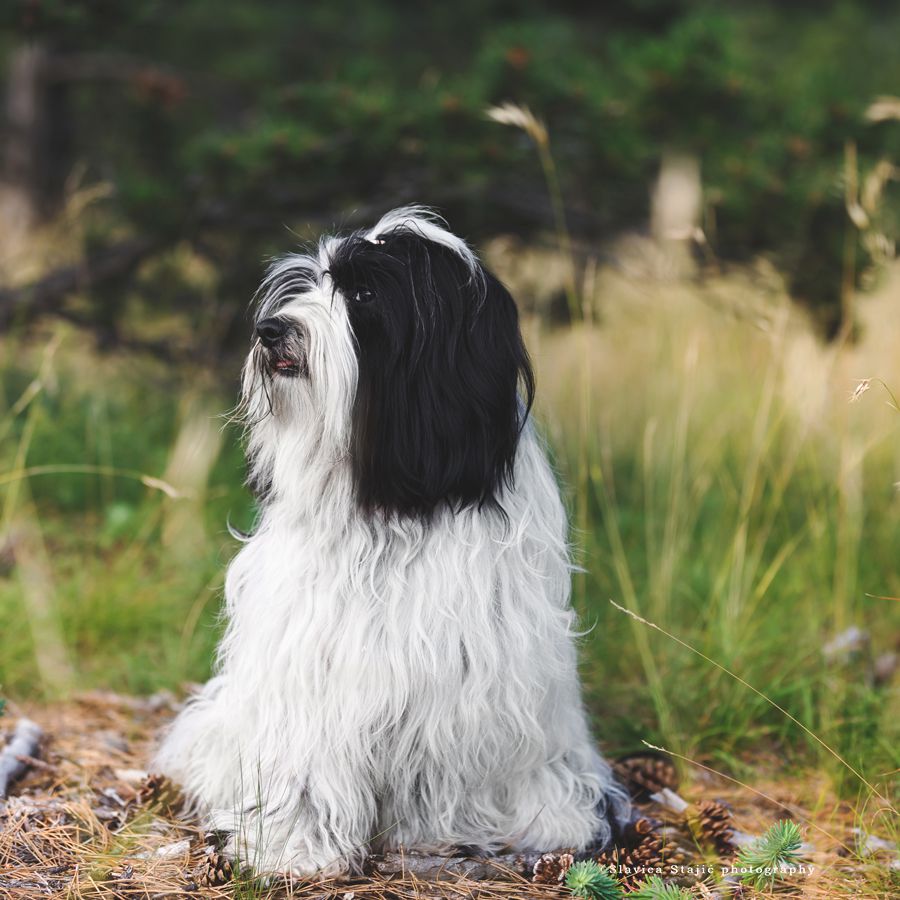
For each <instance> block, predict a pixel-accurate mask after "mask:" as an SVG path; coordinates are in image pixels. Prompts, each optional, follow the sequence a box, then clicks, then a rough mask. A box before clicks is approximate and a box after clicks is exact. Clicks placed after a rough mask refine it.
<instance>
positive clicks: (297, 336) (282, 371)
mask: <svg viewBox="0 0 900 900" xmlns="http://www.w3.org/2000/svg"><path fill="white" fill-rule="evenodd" d="M256 336H257V337H258V338H259V342H260V344H261V345H262V347H263V360H264V362H265V365H266V367H267V368H268V369H269V371H270V372H271V373H272V374H273V375H281V376H284V377H289V378H293V377H296V376H297V375H305V374H306V373H307V364H306V335H305V333H304V331H303V329H302V328H301V327H300V325H299V324H297V323H294V322H289V321H288V320H287V319H285V318H284V317H282V316H271V317H270V318H268V319H262V320H261V321H259V322H257V324H256Z"/></svg>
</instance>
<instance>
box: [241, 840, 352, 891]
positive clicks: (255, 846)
mask: <svg viewBox="0 0 900 900" xmlns="http://www.w3.org/2000/svg"><path fill="white" fill-rule="evenodd" d="M227 849H228V852H229V853H230V854H231V855H232V856H234V857H235V858H237V859H239V860H240V861H241V864H242V866H246V867H247V868H249V869H252V870H253V871H254V872H255V873H256V874H257V875H260V876H270V875H280V876H283V877H288V878H291V879H296V880H298V881H308V880H311V879H313V878H339V877H342V876H344V875H348V874H349V873H350V871H351V869H352V860H350V859H349V858H348V857H346V856H341V855H336V853H335V851H334V850H330V849H328V848H325V847H322V848H316V847H312V846H310V843H309V841H307V840H305V839H304V838H303V837H302V836H299V835H297V836H295V835H288V836H283V835H270V836H269V839H268V840H264V841H260V840H256V839H248V837H247V836H246V835H244V836H243V838H239V837H238V836H236V835H232V837H231V838H230V840H229V841H228V848H227Z"/></svg>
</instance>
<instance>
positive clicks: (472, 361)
mask: <svg viewBox="0 0 900 900" xmlns="http://www.w3.org/2000/svg"><path fill="white" fill-rule="evenodd" d="M345 261H346V263H347V265H345V266H344V267H342V268H338V267H334V269H335V271H334V276H336V277H335V283H336V285H337V286H338V287H339V288H340V289H341V291H342V293H343V294H344V296H345V297H346V298H347V302H348V306H349V314H350V319H351V325H352V327H353V330H354V334H355V337H356V341H357V346H358V354H359V381H358V385H357V393H356V399H355V403H354V410H353V434H352V453H353V467H354V474H355V481H356V489H357V493H358V499H359V502H360V504H361V506H362V507H363V508H364V509H365V510H367V511H369V512H373V513H374V512H379V513H382V514H385V515H388V516H390V515H392V514H400V515H413V516H419V517H426V518H427V517H429V516H431V515H432V514H433V513H434V511H435V510H436V509H438V508H439V507H441V506H443V505H446V506H449V507H450V508H452V509H460V508H462V507H465V506H471V505H477V506H485V505H502V493H503V490H504V488H505V487H508V486H510V485H511V483H512V479H513V474H514V473H513V467H514V461H515V455H516V448H517V446H518V441H519V436H520V433H521V430H522V428H523V426H524V422H525V418H526V417H527V415H528V412H529V410H530V407H531V402H532V399H533V396H534V376H533V374H532V369H531V364H530V361H529V359H528V353H527V351H526V349H525V345H524V343H523V341H522V336H521V333H520V330H519V319H518V312H517V310H516V304H515V302H514V300H513V298H512V297H511V296H510V294H509V291H507V290H506V288H505V287H504V286H503V285H502V284H501V283H500V282H499V281H498V280H497V279H496V278H495V277H494V276H493V275H492V274H491V273H490V272H488V271H486V270H485V269H483V268H482V267H481V266H480V265H479V264H477V263H474V264H473V263H472V262H471V261H467V260H466V259H464V258H461V257H460V255H459V254H458V253H456V252H454V250H453V249H452V248H448V247H447V246H444V245H441V244H438V243H435V242H432V241H428V240H425V239H423V237H422V236H421V235H418V234H415V233H413V232H411V231H407V230H403V229H400V230H397V231H395V232H393V233H389V234H387V235H385V236H384V237H383V238H382V239H381V240H379V242H378V243H377V244H372V243H368V244H364V243H362V242H361V243H359V244H357V245H356V247H355V248H348V252H347V254H346V257H345ZM351 261H352V262H351Z"/></svg>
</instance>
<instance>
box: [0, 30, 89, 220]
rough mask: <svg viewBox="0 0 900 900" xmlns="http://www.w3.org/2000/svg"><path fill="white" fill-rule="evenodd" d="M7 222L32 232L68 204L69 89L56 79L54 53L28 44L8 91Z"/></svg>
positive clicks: (13, 67) (18, 54)
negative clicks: (62, 205) (65, 191)
mask: <svg viewBox="0 0 900 900" xmlns="http://www.w3.org/2000/svg"><path fill="white" fill-rule="evenodd" d="M6 126H7V135H6V152H5V158H4V159H3V178H4V181H5V182H6V185H7V195H8V200H7V210H8V211H7V218H10V219H11V218H12V215H11V213H13V210H14V215H15V217H16V218H17V221H14V222H12V223H11V224H13V225H14V226H16V227H17V228H18V229H25V230H27V229H29V228H31V227H33V226H34V225H35V224H37V223H39V222H41V221H45V220H46V219H48V218H50V217H52V216H53V215H54V214H55V213H56V212H57V211H58V210H59V207H60V205H61V204H62V199H63V193H64V186H65V180H66V176H67V174H68V170H69V165H70V161H71V150H72V140H71V136H72V129H71V115H70V108H69V88H68V86H67V84H66V82H65V81H64V80H61V79H58V78H53V77H52V76H51V53H50V52H49V51H48V50H47V48H46V47H44V46H43V45H41V44H38V43H29V44H23V45H22V46H20V47H18V48H17V49H16V50H14V51H13V53H12V55H11V57H10V64H9V72H8V75H7V91H6Z"/></svg>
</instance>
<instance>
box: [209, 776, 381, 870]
mask: <svg viewBox="0 0 900 900" xmlns="http://www.w3.org/2000/svg"><path fill="white" fill-rule="evenodd" d="M333 766H334V761H333V760H331V761H330V762H329V767H333ZM357 777H358V776H357ZM264 792H266V793H264ZM246 799H247V800H248V801H249V802H248V803H246V804H245V805H244V806H243V807H242V808H241V809H240V810H214V811H213V812H212V814H211V816H210V824H211V826H212V827H213V828H214V829H216V830H224V831H226V832H228V833H229V835H230V837H229V840H228V845H227V850H228V851H229V852H230V854H231V855H232V856H233V857H235V858H236V859H238V860H240V862H241V863H242V864H243V865H245V866H248V867H250V868H251V869H253V871H254V872H256V873H259V874H270V873H283V874H290V875H293V876H295V877H298V878H308V877H310V876H313V875H318V876H324V877H333V876H337V875H345V874H347V873H348V872H351V871H355V870H358V869H359V868H360V866H361V864H362V861H363V859H364V858H365V855H366V852H367V849H368V847H367V841H368V837H369V833H370V828H371V823H372V820H373V802H372V799H371V797H370V796H368V792H367V791H365V788H364V784H363V783H361V782H360V781H358V780H356V777H351V775H350V774H349V773H348V772H347V771H346V770H345V771H343V772H341V771H340V770H338V769H334V768H330V777H328V778H327V780H326V779H325V777H323V773H322V772H321V771H320V772H319V774H318V775H317V776H316V777H315V778H313V777H309V776H308V777H307V778H306V779H305V783H304V782H301V781H300V780H299V779H298V780H293V779H292V780H290V781H289V782H285V781H279V780H278V779H277V778H276V777H268V778H263V779H262V781H261V783H260V784H259V791H258V796H257V797H256V798H249V797H248V798H246Z"/></svg>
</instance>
